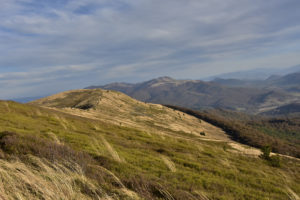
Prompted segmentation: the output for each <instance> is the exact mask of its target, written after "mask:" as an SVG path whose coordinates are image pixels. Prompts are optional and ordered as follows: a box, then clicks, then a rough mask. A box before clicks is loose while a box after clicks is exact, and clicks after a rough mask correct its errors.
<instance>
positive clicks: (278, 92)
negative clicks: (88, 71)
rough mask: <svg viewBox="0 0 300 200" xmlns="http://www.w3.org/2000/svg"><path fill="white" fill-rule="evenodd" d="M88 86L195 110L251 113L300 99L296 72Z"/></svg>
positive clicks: (264, 110) (162, 78)
mask: <svg viewBox="0 0 300 200" xmlns="http://www.w3.org/2000/svg"><path fill="white" fill-rule="evenodd" d="M92 88H103V89H108V90H117V91H120V92H123V93H125V94H127V95H129V96H131V97H133V98H136V99H138V100H141V101H145V102H152V103H159V104H171V105H177V106H184V107H189V108H192V109H198V110H200V109H207V108H225V109H229V110H235V111H244V112H247V113H252V114H258V113H266V112H270V113H272V112H271V111H272V110H273V109H277V108H279V107H281V106H285V105H289V104H294V103H299V102H300V73H292V74H288V75H285V76H279V75H278V76H277V75H276V76H270V77H269V78H267V79H265V80H258V81H254V80H240V79H221V78H218V79H215V80H213V81H209V82H207V81H201V80H176V79H173V78H170V77H160V78H157V79H152V80H150V81H146V82H142V83H136V84H129V83H112V84H108V85H103V86H90V87H88V89H92ZM276 113H278V112H276ZM278 114H280V112H279V113H278Z"/></svg>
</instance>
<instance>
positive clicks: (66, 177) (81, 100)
mask: <svg viewBox="0 0 300 200" xmlns="http://www.w3.org/2000/svg"><path fill="white" fill-rule="evenodd" d="M0 110H1V112H0V147H1V151H0V156H1V159H0V174H1V182H2V184H0V191H1V192H0V195H1V198H2V199H203V200H207V199H279V200H280V199H297V198H299V197H298V196H299V194H300V184H299V182H298V180H299V177H300V174H299V167H300V161H299V160H297V159H295V158H290V157H286V156H280V157H281V167H279V168H278V167H273V166H272V165H270V163H268V161H266V160H263V159H261V158H259V157H258V155H260V151H259V150H257V149H255V148H250V147H248V146H245V145H241V144H239V143H236V142H234V141H232V140H231V139H230V138H229V137H228V135H227V134H226V133H225V132H224V131H223V130H221V129H220V128H218V127H216V126H214V125H212V124H210V123H207V122H205V121H204V120H199V119H198V118H196V117H193V116H191V115H188V114H186V113H183V112H180V111H176V110H173V109H170V108H167V107H164V106H161V105H157V104H148V103H143V102H139V101H137V100H134V99H132V98H130V97H128V96H127V95H124V94H122V93H120V92H115V91H107V90H101V89H94V90H74V91H68V92H64V93H60V94H57V95H54V96H50V97H46V98H43V99H40V100H37V101H34V102H31V103H30V104H19V103H15V102H12V101H0Z"/></svg>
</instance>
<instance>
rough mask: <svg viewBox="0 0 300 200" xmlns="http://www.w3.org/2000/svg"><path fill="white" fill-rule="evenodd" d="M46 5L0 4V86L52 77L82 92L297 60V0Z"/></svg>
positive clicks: (31, 1)
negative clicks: (125, 82)
mask: <svg viewBox="0 0 300 200" xmlns="http://www.w3.org/2000/svg"><path fill="white" fill-rule="evenodd" d="M55 2H58V1H38V0H0V4H1V7H0V83H1V80H2V81H4V79H5V81H6V82H5V83H6V84H11V88H13V86H14V89H16V91H17V87H18V88H22V87H23V88H25V87H29V86H28V85H30V84H36V86H30V87H33V88H36V91H43V89H42V88H41V87H40V85H43V87H44V86H45V85H47V84H48V85H49V87H50V85H51V84H50V83H48V82H50V81H53V80H56V81H57V82H58V83H61V84H65V85H70V83H72V84H73V85H76V86H78V87H84V86H87V85H88V84H89V83H91V82H93V83H97V82H99V83H102V82H103V81H107V82H109V81H115V80H128V79H129V77H130V78H133V79H134V80H137V81H138V80H140V79H141V77H142V78H150V77H156V76H160V75H172V76H175V77H181V76H182V74H185V77H187V78H188V77H199V78H200V77H205V76H206V75H211V74H212V73H222V72H227V71H233V70H237V69H238V68H241V67H246V68H257V67H265V66H266V65H268V66H275V65H276V66H277V65H278V63H279V60H280V59H279V58H280V57H282V58H289V60H286V62H285V63H286V65H295V64H299V61H300V60H298V59H297V56H295V55H297V54H299V53H300V34H299V33H300V22H299V20H298V19H299V18H300V14H299V12H298V8H299V6H300V2H299V1H298V0H287V1H281V0H274V1H272V3H269V2H268V1H261V0H241V1H239V0H228V1H223V0H210V1H207V0H186V1H182V0H164V1H161V0H77V1H67V0H65V1H59V2H61V3H60V4H57V3H55ZM287 55H289V56H287ZM271 58H272V59H271ZM280 63H281V65H284V63H283V62H282V61H281V62H280ZM58 66H62V68H63V69H58V68H59V67H58ZM63 70H65V72H67V71H68V74H65V75H61V74H60V73H59V72H60V71H63ZM183 71H184V73H183ZM24 73H25V74H24ZM80 75H81V76H82V78H81V79H80V83H77V84H74V83H75V81H76V80H79V78H78V77H80ZM64 77H65V79H64ZM17 79H18V80H17ZM62 79H63V81H62ZM134 80H132V81H134ZM101 81H102V82H101ZM38 83H40V84H38ZM26 85H27V86H26ZM66 89H67V88H66ZM1 94H2V96H0V98H5V97H6V96H8V95H9V94H8V93H6V91H5V90H4V89H3V90H1ZM15 95H17V92H16V93H15ZM18 96H19V95H18Z"/></svg>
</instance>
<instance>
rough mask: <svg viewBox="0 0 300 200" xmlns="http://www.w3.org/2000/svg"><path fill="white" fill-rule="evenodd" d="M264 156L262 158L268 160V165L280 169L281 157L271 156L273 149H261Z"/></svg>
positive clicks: (267, 147) (265, 147)
mask: <svg viewBox="0 0 300 200" xmlns="http://www.w3.org/2000/svg"><path fill="white" fill-rule="evenodd" d="M261 151H262V154H261V155H260V157H261V158H262V159H264V160H267V161H268V163H269V164H270V165H271V166H272V167H280V157H279V156H278V155H276V156H270V154H271V151H272V147H271V146H269V145H267V146H264V147H262V148H261Z"/></svg>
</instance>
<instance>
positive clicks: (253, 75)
mask: <svg viewBox="0 0 300 200" xmlns="http://www.w3.org/2000/svg"><path fill="white" fill-rule="evenodd" d="M296 72H300V65H295V66H292V67H288V68H284V69H282V68H274V69H272V68H258V69H252V70H244V71H236V72H230V73H224V74H219V75H216V76H212V77H208V78H206V79H205V80H213V79H216V78H221V79H241V80H256V79H257V80H265V79H267V78H268V77H270V76H272V75H276V76H284V75H287V74H291V73H296Z"/></svg>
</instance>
